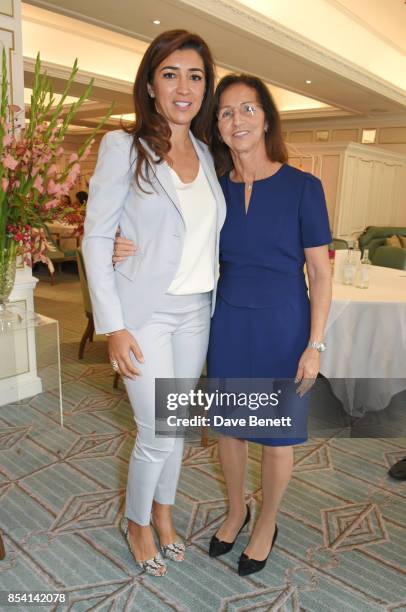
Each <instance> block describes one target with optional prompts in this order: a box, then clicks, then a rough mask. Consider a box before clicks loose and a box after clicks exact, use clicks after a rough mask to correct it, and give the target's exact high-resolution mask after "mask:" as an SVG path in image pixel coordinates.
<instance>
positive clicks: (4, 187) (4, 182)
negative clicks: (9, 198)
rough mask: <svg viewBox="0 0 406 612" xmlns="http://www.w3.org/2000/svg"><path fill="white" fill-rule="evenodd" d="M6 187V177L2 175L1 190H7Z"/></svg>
mask: <svg viewBox="0 0 406 612" xmlns="http://www.w3.org/2000/svg"><path fill="white" fill-rule="evenodd" d="M7 187H8V179H6V178H5V177H4V176H3V178H2V179H1V188H2V190H3V191H7Z"/></svg>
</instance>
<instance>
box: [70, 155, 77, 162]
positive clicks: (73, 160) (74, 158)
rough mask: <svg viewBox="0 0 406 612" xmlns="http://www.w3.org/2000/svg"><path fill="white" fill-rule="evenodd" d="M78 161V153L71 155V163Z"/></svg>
mask: <svg viewBox="0 0 406 612" xmlns="http://www.w3.org/2000/svg"><path fill="white" fill-rule="evenodd" d="M77 160H78V154H77V153H71V155H70V156H69V163H72V162H75V161H77Z"/></svg>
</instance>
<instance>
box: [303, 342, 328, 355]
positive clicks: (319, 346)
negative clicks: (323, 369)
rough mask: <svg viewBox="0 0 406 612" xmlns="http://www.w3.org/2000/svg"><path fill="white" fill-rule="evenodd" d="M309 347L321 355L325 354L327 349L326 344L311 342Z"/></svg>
mask: <svg viewBox="0 0 406 612" xmlns="http://www.w3.org/2000/svg"><path fill="white" fill-rule="evenodd" d="M307 346H309V347H310V348H314V349H316V351H319V353H324V351H325V350H326V348H327V346H326V345H325V344H324V342H309V344H308V345H307Z"/></svg>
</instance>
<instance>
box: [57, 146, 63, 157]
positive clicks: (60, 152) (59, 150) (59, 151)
mask: <svg viewBox="0 0 406 612" xmlns="http://www.w3.org/2000/svg"><path fill="white" fill-rule="evenodd" d="M64 151H65V149H64V148H63V147H58V148H57V150H56V151H55V155H56V156H57V157H59V156H60V155H62V154H63V152H64Z"/></svg>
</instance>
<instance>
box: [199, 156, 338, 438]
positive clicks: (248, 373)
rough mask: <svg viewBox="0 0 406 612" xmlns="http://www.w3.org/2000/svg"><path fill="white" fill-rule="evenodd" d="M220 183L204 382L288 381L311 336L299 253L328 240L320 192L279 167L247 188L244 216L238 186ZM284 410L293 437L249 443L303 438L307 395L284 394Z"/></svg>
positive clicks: (316, 184)
mask: <svg viewBox="0 0 406 612" xmlns="http://www.w3.org/2000/svg"><path fill="white" fill-rule="evenodd" d="M220 184H221V186H222V189H223V192H224V196H225V199H226V203H227V216H226V220H225V223H224V225H223V228H222V230H221V235H220V279H219V284H218V293H217V303H216V310H215V313H214V315H213V318H212V323H211V332H210V343H209V352H208V376H209V377H210V378H220V379H233V378H234V379H235V378H239V379H242V378H256V379H274V378H280V379H290V380H292V379H294V377H295V375H296V372H297V367H298V363H299V359H300V357H301V355H302V353H303V351H304V350H305V348H306V346H307V344H308V341H309V336H310V302H309V298H308V292H307V285H306V281H305V277H304V273H303V266H304V263H305V256H304V248H306V247H315V246H320V245H324V244H329V243H330V242H331V240H332V238H331V233H330V228H329V220H328V215H327V207H326V202H325V198H324V192H323V187H322V185H321V182H320V180H319V179H318V178H316V177H315V176H313V175H312V174H309V173H307V172H302V171H301V170H298V169H296V168H294V167H292V166H289V165H287V164H284V165H283V166H281V168H280V169H279V170H278V171H277V172H276V173H275V174H273V175H272V176H271V177H269V178H266V179H262V180H257V181H255V182H254V185H253V188H252V193H251V200H250V203H249V207H248V212H246V211H245V197H244V188H245V187H244V183H235V182H233V181H231V180H230V178H229V176H228V174H227V175H225V176H223V177H222V178H221V179H220ZM291 386H292V383H291ZM295 389H296V386H295ZM287 397H289V401H288V406H286V398H287ZM284 405H285V408H284V409H285V410H288V414H289V415H290V416H291V417H292V420H293V421H295V422H296V425H297V427H296V429H294V431H296V432H297V431H299V432H300V434H299V435H298V434H297V433H296V434H293V437H288V436H289V433H286V432H287V431H288V430H287V429H286V428H285V429H284V432H283V433H282V434H278V437H269V438H268V437H262V435H263V434H261V437H260V438H258V439H256V438H255V437H252V438H250V439H251V441H254V442H259V443H261V444H266V445H271V446H281V445H288V444H298V443H301V442H304V441H305V440H306V439H307V409H308V395H305V396H304V397H303V398H302V399H301V398H299V396H298V395H297V394H296V393H295V392H293V393H292V392H291V393H290V395H289V392H288V393H287V394H286V393H285V404H284ZM247 410H248V409H247ZM272 432H275V430H273V429H272V431H271V428H270V429H269V434H271V433H272ZM230 435H233V434H232V433H231V434H230ZM265 435H268V434H267V433H265ZM236 437H243V436H239V435H236Z"/></svg>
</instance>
